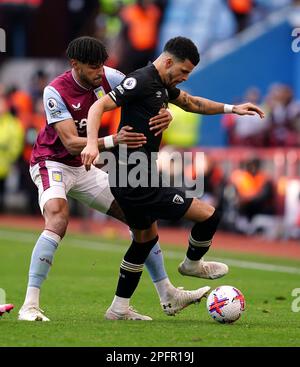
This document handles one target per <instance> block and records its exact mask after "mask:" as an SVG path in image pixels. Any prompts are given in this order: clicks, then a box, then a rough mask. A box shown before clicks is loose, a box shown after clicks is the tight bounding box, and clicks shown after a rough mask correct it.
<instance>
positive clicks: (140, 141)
mask: <svg viewBox="0 0 300 367" xmlns="http://www.w3.org/2000/svg"><path fill="white" fill-rule="evenodd" d="M132 129H133V128H132V127H131V126H128V125H126V126H123V127H122V129H121V130H120V131H119V132H118V134H117V144H126V145H127V147H128V148H140V147H142V146H143V145H144V144H146V143H147V138H146V136H145V135H144V134H141V133H134V132H132Z"/></svg>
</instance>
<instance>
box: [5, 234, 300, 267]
mask: <svg viewBox="0 0 300 367" xmlns="http://www.w3.org/2000/svg"><path fill="white" fill-rule="evenodd" d="M38 237H39V235H36V234H31V233H28V232H13V231H11V230H3V229H0V240H1V239H4V240H9V241H18V242H20V243H32V246H33V245H34V243H35V241H36V240H37V239H38ZM128 237H129V236H128ZM63 242H64V244H67V246H71V247H76V248H82V249H84V248H86V249H89V250H95V251H108V252H115V253H122V254H124V250H125V248H126V246H124V245H118V244H115V243H109V242H100V241H99V242H98V241H96V240H94V241H93V240H84V239H82V240H78V239H75V238H70V237H66V238H65V239H64V240H63ZM62 245H63V244H62ZM163 255H164V257H166V258H169V259H177V260H181V259H182V253H180V252H176V251H172V250H164V251H163ZM205 258H206V259H207V260H214V261H221V262H225V263H226V264H228V265H232V266H235V267H237V268H244V269H253V270H263V271H273V272H277V273H289V274H300V268H296V267H292V266H285V265H275V264H266V263H260V262H254V261H244V260H237V259H229V258H215V257H208V256H207V257H205Z"/></svg>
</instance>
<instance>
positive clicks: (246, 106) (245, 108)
mask: <svg viewBox="0 0 300 367" xmlns="http://www.w3.org/2000/svg"><path fill="white" fill-rule="evenodd" d="M232 112H233V113H236V114H237V115H256V114H257V115H259V116H260V118H262V119H263V118H264V117H265V113H264V111H262V110H261V109H260V108H259V107H257V106H255V105H254V104H253V103H243V104H239V105H237V106H233V110H232Z"/></svg>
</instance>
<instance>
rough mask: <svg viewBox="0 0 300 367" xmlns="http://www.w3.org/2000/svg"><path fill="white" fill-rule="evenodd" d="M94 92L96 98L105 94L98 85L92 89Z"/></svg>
mask: <svg viewBox="0 0 300 367" xmlns="http://www.w3.org/2000/svg"><path fill="white" fill-rule="evenodd" d="M94 93H95V95H96V97H97V98H98V99H99V98H101V97H103V96H104V95H105V94H106V93H105V91H104V89H103V87H99V88H96V89H94Z"/></svg>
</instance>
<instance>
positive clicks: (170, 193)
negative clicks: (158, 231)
mask: <svg viewBox="0 0 300 367" xmlns="http://www.w3.org/2000/svg"><path fill="white" fill-rule="evenodd" d="M111 192H112V194H113V195H114V197H115V199H116V200H117V202H118V203H119V205H120V207H121V208H122V210H123V212H124V214H125V217H126V221H127V224H128V225H129V226H130V228H133V229H147V228H149V227H150V226H151V224H152V223H154V222H155V221H156V220H157V219H167V220H168V219H169V220H179V219H180V218H182V217H183V216H184V214H185V213H186V212H187V210H188V209H189V207H190V206H191V204H192V201H193V198H186V197H185V193H184V192H183V191H181V190H180V189H177V188H174V187H155V188H152V187H138V188H128V187H111Z"/></svg>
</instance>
